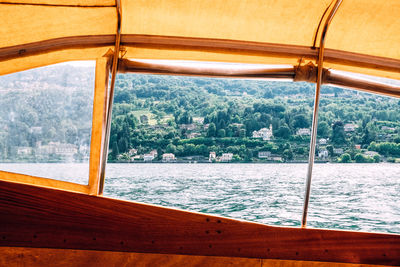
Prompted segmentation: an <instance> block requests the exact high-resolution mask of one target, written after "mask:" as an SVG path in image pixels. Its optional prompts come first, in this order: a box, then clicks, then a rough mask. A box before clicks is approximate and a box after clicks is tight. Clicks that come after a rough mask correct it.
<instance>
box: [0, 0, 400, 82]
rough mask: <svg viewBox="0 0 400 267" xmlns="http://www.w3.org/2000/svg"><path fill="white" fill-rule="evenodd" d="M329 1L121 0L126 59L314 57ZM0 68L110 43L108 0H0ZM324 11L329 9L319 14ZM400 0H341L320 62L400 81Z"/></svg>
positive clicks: (112, 5)
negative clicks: (0, 23)
mask: <svg viewBox="0 0 400 267" xmlns="http://www.w3.org/2000/svg"><path fill="white" fill-rule="evenodd" d="M331 2H332V1H331V0H319V1H314V0H298V1H293V0H280V1H276V0H247V1H244V0H232V1H226V0H185V1H181V0H135V1H133V0H132V1H129V0H121V10H122V19H121V30H122V31H121V33H122V35H121V45H122V47H123V48H124V50H125V52H124V53H123V54H124V57H125V58H135V59H171V60H200V61H216V62H242V63H259V64H290V65H298V64H299V61H301V60H303V61H308V60H312V61H315V60H316V58H317V55H318V44H319V38H320V33H321V27H322V26H320V27H319V25H320V24H321V25H323V24H324V20H325V19H326V14H327V13H329V10H330V9H332V7H333V4H332V3H331ZM0 14H1V17H2V25H1V27H0V34H1V37H0V74H6V73H11V72H15V71H19V70H24V69H29V68H33V67H38V66H43V65H48V64H52V63H57V62H63V61H69V60H90V59H95V58H98V57H101V56H102V55H104V54H105V53H107V51H108V50H109V49H110V48H111V49H112V48H113V45H114V43H115V36H116V33H117V23H118V15H117V4H116V2H115V1H111V0H69V1H67V0H65V1H61V0H53V1H52V0H38V1H35V0H18V1H17V0H14V1H7V2H3V3H0ZM324 14H325V15H324ZM399 14H400V1H398V0H386V1H375V0H343V3H342V4H341V6H340V8H339V9H338V11H337V14H336V16H335V17H334V18H333V21H332V23H331V25H330V28H329V31H328V34H327V39H326V49H325V60H324V67H328V68H334V69H337V70H343V71H354V72H359V73H363V74H370V75H376V76H382V77H388V78H395V79H400V45H399V44H400V16H399Z"/></svg>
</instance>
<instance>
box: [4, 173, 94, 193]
mask: <svg viewBox="0 0 400 267" xmlns="http://www.w3.org/2000/svg"><path fill="white" fill-rule="evenodd" d="M55 178H56V177H55ZM0 180H3V181H10V182H17V183H24V184H33V185H38V186H45V187H52V188H58V189H64V190H68V191H73V192H80V193H89V187H88V186H87V185H83V184H75V183H71V182H65V181H60V180H55V179H49V178H42V177H36V176H31V175H26V174H20V173H13V172H6V171H0Z"/></svg>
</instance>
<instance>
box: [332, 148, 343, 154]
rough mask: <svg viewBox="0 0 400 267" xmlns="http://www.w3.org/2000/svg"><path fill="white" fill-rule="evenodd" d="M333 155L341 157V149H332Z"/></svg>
mask: <svg viewBox="0 0 400 267" xmlns="http://www.w3.org/2000/svg"><path fill="white" fill-rule="evenodd" d="M333 154H337V155H342V154H343V148H334V149H333Z"/></svg>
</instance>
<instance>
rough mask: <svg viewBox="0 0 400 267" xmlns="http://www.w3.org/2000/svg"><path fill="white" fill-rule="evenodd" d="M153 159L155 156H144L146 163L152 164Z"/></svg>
mask: <svg viewBox="0 0 400 267" xmlns="http://www.w3.org/2000/svg"><path fill="white" fill-rule="evenodd" d="M153 159H154V155H153V154H144V155H143V161H145V162H152V161H153Z"/></svg>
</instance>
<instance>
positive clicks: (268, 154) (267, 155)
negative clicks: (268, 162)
mask: <svg viewBox="0 0 400 267" xmlns="http://www.w3.org/2000/svg"><path fill="white" fill-rule="evenodd" d="M270 157H271V152H270V151H259V152H258V158H259V159H268V158H270Z"/></svg>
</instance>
